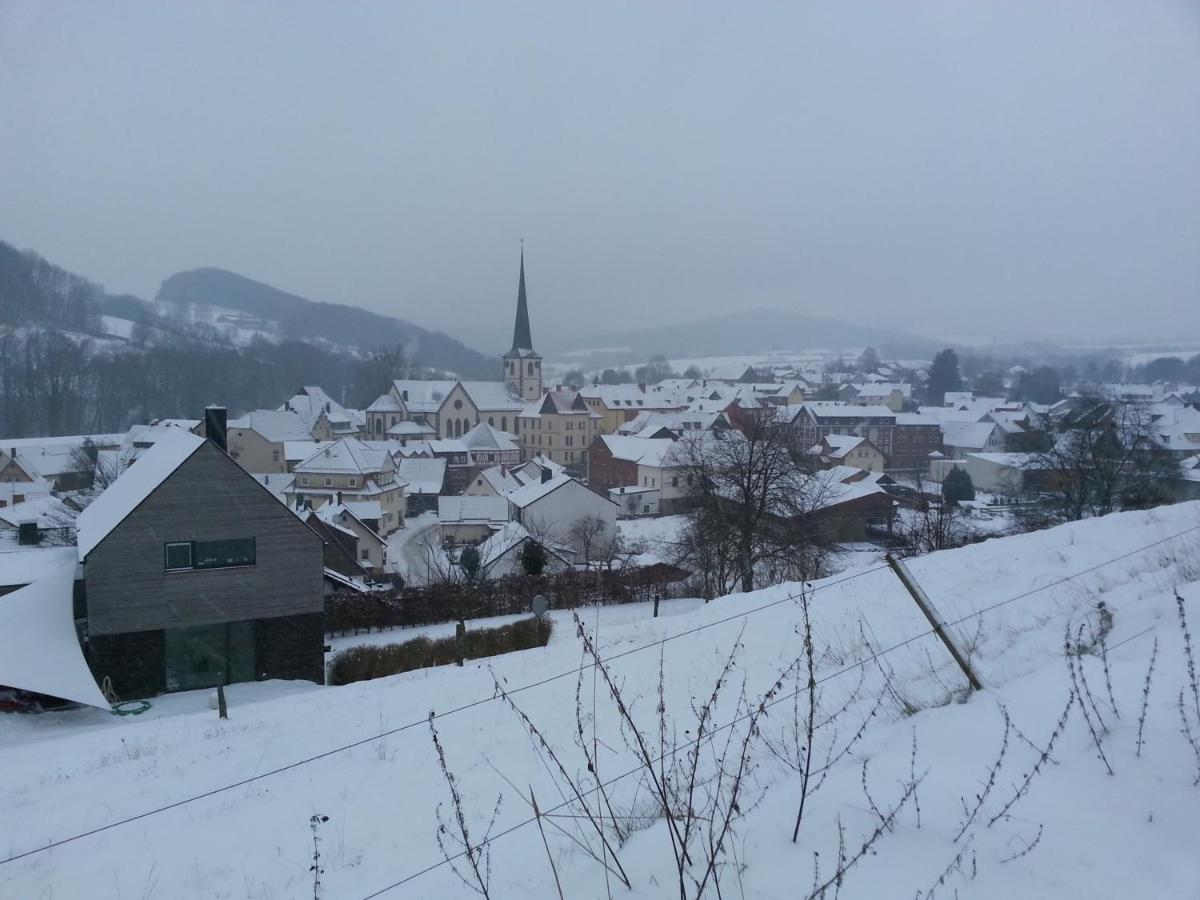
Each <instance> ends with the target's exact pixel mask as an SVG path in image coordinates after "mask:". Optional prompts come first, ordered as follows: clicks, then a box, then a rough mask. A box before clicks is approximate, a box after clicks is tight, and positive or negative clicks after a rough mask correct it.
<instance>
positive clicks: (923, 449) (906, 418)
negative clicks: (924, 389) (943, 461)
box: [885, 413, 943, 472]
mask: <svg viewBox="0 0 1200 900" xmlns="http://www.w3.org/2000/svg"><path fill="white" fill-rule="evenodd" d="M942 452H943V450H942V426H941V423H940V422H938V420H937V419H934V418H932V417H931V416H923V415H921V414H920V413H897V414H896V427H895V429H894V430H893V431H892V455H891V457H890V458H888V459H886V460H885V464H886V466H887V468H889V469H892V470H893V471H899V472H924V471H926V470H927V469H928V468H929V460H930V459H931V458H933V457H934V455H935V454H941V453H942Z"/></svg>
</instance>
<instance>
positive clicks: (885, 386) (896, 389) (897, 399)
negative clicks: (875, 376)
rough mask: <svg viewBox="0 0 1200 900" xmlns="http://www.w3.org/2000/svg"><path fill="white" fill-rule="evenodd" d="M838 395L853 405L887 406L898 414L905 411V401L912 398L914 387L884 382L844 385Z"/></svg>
mask: <svg viewBox="0 0 1200 900" xmlns="http://www.w3.org/2000/svg"><path fill="white" fill-rule="evenodd" d="M838 393H839V395H840V396H841V398H842V399H843V400H845V401H846V402H847V403H850V404H851V405H854V406H886V407H887V408H888V409H890V410H891V411H892V412H894V413H898V412H902V411H903V410H904V403H905V401H906V400H910V399H911V398H912V385H909V384H892V383H889V382H882V381H881V382H866V383H865V384H844V385H842V387H841V389H840V390H839V391H838Z"/></svg>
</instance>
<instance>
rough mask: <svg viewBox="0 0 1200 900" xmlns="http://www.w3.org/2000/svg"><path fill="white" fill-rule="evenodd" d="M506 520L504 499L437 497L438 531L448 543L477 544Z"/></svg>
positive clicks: (506, 513)
mask: <svg viewBox="0 0 1200 900" xmlns="http://www.w3.org/2000/svg"><path fill="white" fill-rule="evenodd" d="M508 521H509V505H508V498H507V497H476V496H458V497H438V532H439V533H440V535H441V539H442V540H443V541H444V542H446V543H447V544H452V545H453V544H478V543H480V542H482V541H485V540H487V539H488V538H489V537H491V536H492V533H493V532H496V531H499V530H500V528H502V527H503V526H504V524H505V523H506V522H508Z"/></svg>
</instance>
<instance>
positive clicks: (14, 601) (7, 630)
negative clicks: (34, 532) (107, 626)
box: [0, 548, 109, 709]
mask: <svg viewBox="0 0 1200 900" xmlns="http://www.w3.org/2000/svg"><path fill="white" fill-rule="evenodd" d="M64 549H66V551H67V552H65V553H62V554H58V555H59V556H60V557H61V566H60V567H59V568H58V569H57V570H56V571H54V572H51V573H50V574H47V575H45V576H44V577H42V578H39V579H38V580H37V581H34V582H32V583H31V584H28V585H26V586H25V587H23V588H19V589H17V590H15V591H13V592H12V593H9V594H5V595H4V596H3V597H0V684H6V685H8V686H9V687H15V688H19V689H20V690H23V691H35V692H36V693H39V694H48V695H49V696H51V697H60V698H62V699H63V700H72V701H74V702H76V703H83V704H85V705H87V706H98V707H100V708H101V709H108V708H109V703H108V700H106V699H105V697H104V694H103V693H101V691H100V688H99V687H97V685H96V679H95V677H93V675H92V671H91V669H89V668H88V664H87V661H86V660H85V659H84V657H83V649H82V648H81V647H80V646H79V636H78V635H77V634H76V632H75V613H74V600H73V598H74V588H75V561H74V559H73V558H72V556H73V555H72V554H71V553H70V550H69V548H64Z"/></svg>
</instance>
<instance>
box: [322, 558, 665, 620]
mask: <svg viewBox="0 0 1200 900" xmlns="http://www.w3.org/2000/svg"><path fill="white" fill-rule="evenodd" d="M687 574H688V573H687V572H684V571H683V570H681V569H676V568H673V567H671V566H665V565H659V566H644V567H640V568H635V569H623V570H614V571H607V570H601V571H599V572H595V571H592V572H579V571H567V572H561V573H559V574H556V575H542V576H536V577H533V576H528V575H512V576H509V577H507V578H499V579H491V580H484V581H475V582H462V583H458V584H433V585H428V586H425V587H417V588H401V589H400V590H396V591H391V592H388V593H380V594H366V595H364V594H355V593H351V592H339V593H336V594H332V595H331V596H329V597H326V598H325V631H326V633H327V634H330V635H335V634H341V635H345V634H360V633H362V632H367V633H369V632H371V631H383V630H385V629H391V628H408V627H412V626H416V625H435V624H437V623H439V622H449V621H453V620H455V619H458V618H463V619H485V618H491V617H492V616H511V615H519V614H521V613H525V612H529V610H530V609H532V608H533V598H534V596H535V595H537V594H544V595H545V597H546V599H547V600H548V601H549V603H550V607H551V608H552V609H574V608H575V607H578V606H597V605H598V606H604V605H610V604H620V603H638V602H642V601H646V600H652V599H654V597H655V596H658V597H662V598H667V597H673V596H676V595H677V594H678V593H679V592H680V591H681V590H682V587H683V581H682V579H683V578H685V577H686V576H687Z"/></svg>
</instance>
